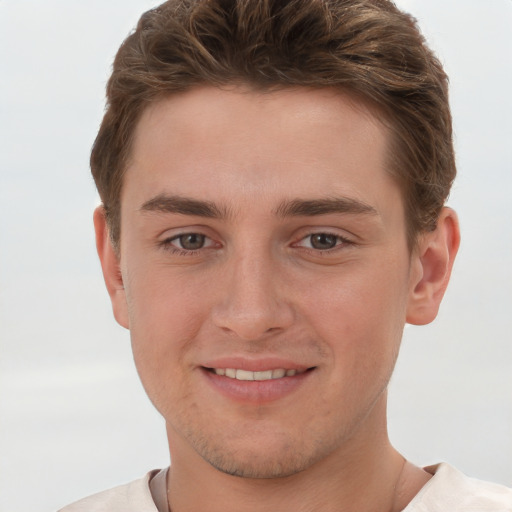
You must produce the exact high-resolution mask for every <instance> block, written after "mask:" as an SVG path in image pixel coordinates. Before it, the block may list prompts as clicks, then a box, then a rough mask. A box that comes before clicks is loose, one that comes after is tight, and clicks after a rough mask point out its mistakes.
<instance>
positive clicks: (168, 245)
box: [158, 227, 221, 255]
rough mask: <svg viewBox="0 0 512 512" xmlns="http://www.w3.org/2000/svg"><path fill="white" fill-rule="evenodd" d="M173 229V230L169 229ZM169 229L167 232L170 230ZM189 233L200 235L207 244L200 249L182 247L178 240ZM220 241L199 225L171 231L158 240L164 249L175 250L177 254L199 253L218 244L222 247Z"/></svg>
mask: <svg viewBox="0 0 512 512" xmlns="http://www.w3.org/2000/svg"><path fill="white" fill-rule="evenodd" d="M168 231H171V230H168ZM168 231H167V232H168ZM187 235H200V236H202V237H204V239H205V245H204V246H203V247H200V248H198V249H186V248H184V247H180V245H179V244H178V243H176V240H179V239H180V238H181V237H183V236H187ZM220 245H221V244H220V243H218V242H216V241H215V239H214V238H213V237H211V236H209V235H207V234H206V232H205V230H204V229H201V228H199V227H191V228H185V229H180V230H179V231H175V232H174V233H169V234H168V235H167V236H164V237H162V239H161V240H160V241H159V242H158V246H160V247H161V248H163V249H164V250H167V251H170V252H175V253H176V254H183V255H193V254H197V253H199V252H201V251H204V250H206V249H211V248H212V247H215V246H218V247H220Z"/></svg>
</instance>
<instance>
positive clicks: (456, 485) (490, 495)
mask: <svg viewBox="0 0 512 512" xmlns="http://www.w3.org/2000/svg"><path fill="white" fill-rule="evenodd" d="M425 470H426V471H428V472H429V473H432V474H433V475H434V476H433V477H432V478H431V479H430V480H429V482H428V483H427V484H426V485H425V486H424V487H423V489H421V490H420V492H419V493H418V494H417V495H416V497H415V498H414V499H413V500H412V501H411V503H409V505H408V506H407V507H406V508H405V509H404V511H403V512H427V511H428V512H511V511H512V489H510V488H508V487H505V486H503V485H498V484H494V483H491V482H484V481H482V480H477V479H475V478H469V477H467V476H466V475H464V474H463V473H461V472H460V471H458V470H456V469H455V468H453V467H452V466H450V465H449V464H438V465H437V466H430V467H428V468H425Z"/></svg>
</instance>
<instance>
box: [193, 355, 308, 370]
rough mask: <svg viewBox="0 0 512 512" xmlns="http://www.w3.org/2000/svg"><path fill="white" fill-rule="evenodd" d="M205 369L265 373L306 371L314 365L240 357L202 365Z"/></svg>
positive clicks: (285, 360)
mask: <svg viewBox="0 0 512 512" xmlns="http://www.w3.org/2000/svg"><path fill="white" fill-rule="evenodd" d="M201 366H202V367H203V368H236V369H238V370H246V371H249V372H264V371H266V370H278V369H284V370H299V371H305V370H307V369H308V368H312V367H313V366H314V365H305V364H302V363H298V362H295V361H291V360H289V359H282V358H279V357H260V358H248V357H240V356H238V357H237V356H234V357H233V356H232V357H221V358H218V359H212V360H210V361H207V362H205V363H204V364H202V365H201Z"/></svg>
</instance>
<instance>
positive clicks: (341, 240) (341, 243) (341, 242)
mask: <svg viewBox="0 0 512 512" xmlns="http://www.w3.org/2000/svg"><path fill="white" fill-rule="evenodd" d="M190 235H195V236H200V237H204V242H205V243H206V242H207V241H210V243H211V245H208V246H206V247H205V246H203V247H200V248H198V249H184V248H180V247H176V246H175V245H173V242H175V241H176V240H179V239H180V238H182V237H186V236H190ZM318 235H325V236H326V237H333V238H335V239H336V245H334V247H331V248H328V249H315V248H314V247H304V246H302V247H301V246H300V245H299V244H300V243H301V242H304V241H306V240H308V239H310V243H311V238H312V237H314V236H318ZM159 245H160V246H161V247H162V248H163V249H164V250H166V251H169V252H171V253H172V254H175V255H177V256H188V257H193V256H197V255H199V254H200V253H201V252H203V251H204V250H205V249H210V248H212V246H214V245H215V243H214V242H213V240H212V239H211V238H210V237H208V236H206V235H204V234H203V233H198V232H187V233H179V234H177V235H174V236H172V237H169V238H166V239H165V240H162V241H161V242H160V243H159ZM353 245H355V244H354V242H352V241H351V240H349V239H347V238H345V237H343V236H341V235H339V234H336V233H331V232H328V231H317V232H314V233H309V234H308V235H306V236H304V237H302V238H301V239H300V240H299V241H298V242H295V243H294V244H292V247H300V248H302V249H303V250H304V251H306V252H308V253H310V254H314V255H317V256H318V255H319V256H324V255H329V254H332V253H333V252H337V251H339V250H341V249H343V248H347V247H350V246H353Z"/></svg>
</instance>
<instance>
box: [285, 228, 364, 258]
mask: <svg viewBox="0 0 512 512" xmlns="http://www.w3.org/2000/svg"><path fill="white" fill-rule="evenodd" d="M314 235H327V236H332V237H335V238H336V239H337V241H336V245H335V246H334V247H331V248H329V249H316V248H315V247H311V246H309V247H308V246H305V245H301V244H302V243H303V242H304V241H306V240H308V239H310V238H311V237H312V236H314ZM353 245H355V242H354V241H353V240H351V239H350V238H349V237H347V236H345V235H341V234H340V233H335V232H333V230H329V229H318V230H314V231H310V232H308V233H307V234H305V235H304V236H301V237H300V238H299V239H298V240H297V241H296V242H294V243H293V246H295V247H302V248H303V249H306V250H309V251H314V252H315V253H324V254H325V253H329V252H330V251H336V250H339V249H341V248H342V247H347V246H353Z"/></svg>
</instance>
